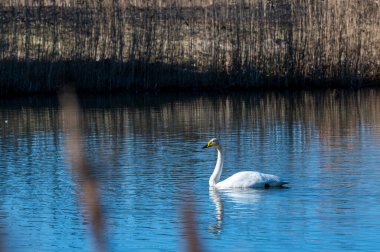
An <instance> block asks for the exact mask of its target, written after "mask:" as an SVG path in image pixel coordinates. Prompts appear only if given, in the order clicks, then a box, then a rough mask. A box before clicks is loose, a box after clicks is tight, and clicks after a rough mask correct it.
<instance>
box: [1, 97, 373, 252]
mask: <svg viewBox="0 0 380 252" xmlns="http://www.w3.org/2000/svg"><path fill="white" fill-rule="evenodd" d="M80 102H81V105H82V108H83V113H82V115H81V122H82V128H83V132H84V134H83V137H82V141H83V143H84V145H85V146H86V148H87V150H88V153H87V156H88V157H89V159H90V160H91V162H92V163H93V164H94V165H95V166H96V167H98V169H96V170H95V171H94V174H95V175H96V177H97V179H98V182H99V184H100V187H101V190H100V191H101V194H102V202H103V206H104V211H105V216H106V223H107V225H106V226H107V231H106V232H107V242H108V246H109V248H110V250H111V251H126V250H127V249H133V250H134V251H138V250H149V251H178V250H183V249H184V248H185V241H186V240H185V239H184V236H185V235H184V234H185V233H184V231H183V229H182V228H183V226H184V225H183V222H184V220H183V215H182V212H181V209H182V207H183V205H184V202H187V201H188V199H189V198H191V199H192V200H193V202H194V211H195V217H196V221H197V227H198V229H197V231H198V235H199V237H200V240H201V244H202V246H203V248H204V249H205V250H207V251H273V250H277V251H283V250H288V251H297V250H299V251H305V250H308V251H348V250H350V251H353V250H355V251H377V250H378V249H379V247H380V90H361V91H359V92H332V91H331V92H330V91H326V92H322V91H321V92H300V93H292V94H286V93H258V94H257V93H256V94H254V93H253V94H244V95H242V94H240V95H221V96H207V95H198V96H190V97H189V96H185V95H172V96H169V95H166V96H143V95H139V96H112V97H86V98H82V99H81V101H80ZM61 119H62V118H61V116H60V114H59V109H58V105H57V101H56V100H55V99H54V98H40V97H39V98H31V99H25V98H24V99H20V100H14V99H3V100H1V101H0V134H1V135H0V137H1V138H0V169H1V170H0V206H1V208H0V224H1V230H0V231H1V243H2V247H3V248H5V250H9V251H92V250H93V249H94V245H93V244H94V240H93V238H92V236H91V232H90V228H89V226H88V224H87V223H88V220H87V219H86V218H85V217H84V216H85V215H84V214H83V209H82V208H81V205H80V204H78V196H77V191H78V187H77V185H76V184H75V182H74V181H73V179H72V174H71V172H70V170H69V169H68V167H67V162H66V160H67V158H66V157H65V153H66V152H65V150H64V148H65V145H64V136H65V135H64V133H62V130H61V126H60V120H61ZM214 136H217V137H219V138H220V141H221V142H222V144H223V146H224V149H225V168H224V171H223V174H222V179H223V178H226V177H227V176H229V175H232V174H233V173H235V172H238V171H241V170H257V171H261V172H265V173H271V174H276V175H279V176H281V177H283V178H284V179H286V180H287V181H289V182H290V188H288V189H283V190H230V191H214V190H209V186H208V179H209V176H210V175H211V173H212V170H213V167H214V162H215V160H216V153H215V151H214V150H212V149H208V150H202V149H201V147H202V146H203V145H204V144H205V143H206V142H207V141H208V140H209V139H210V138H211V137H214Z"/></svg>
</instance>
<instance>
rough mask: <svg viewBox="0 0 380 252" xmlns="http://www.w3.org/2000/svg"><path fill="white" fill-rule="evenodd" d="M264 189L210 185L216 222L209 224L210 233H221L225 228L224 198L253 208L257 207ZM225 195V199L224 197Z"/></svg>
mask: <svg viewBox="0 0 380 252" xmlns="http://www.w3.org/2000/svg"><path fill="white" fill-rule="evenodd" d="M262 191H264V190H260V189H239V190H237V189H231V190H219V189H217V188H215V187H210V189H209V195H210V199H211V201H212V202H213V203H214V205H215V221H216V222H215V223H212V224H210V225H209V233H212V234H215V235H219V234H221V233H222V230H223V218H224V205H223V200H227V201H230V202H232V203H234V204H238V205H247V206H249V208H250V209H251V210H254V209H256V208H257V205H258V203H259V201H260V198H261V194H262ZM222 197H223V199H222Z"/></svg>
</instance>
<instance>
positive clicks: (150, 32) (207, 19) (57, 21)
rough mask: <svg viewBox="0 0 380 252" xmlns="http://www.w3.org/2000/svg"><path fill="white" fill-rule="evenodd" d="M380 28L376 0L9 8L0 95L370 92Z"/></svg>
mask: <svg viewBox="0 0 380 252" xmlns="http://www.w3.org/2000/svg"><path fill="white" fill-rule="evenodd" d="M379 20H380V4H379V2H378V1H376V0H365V1H358V0H347V1H339V0H330V1H312V0H304V1H300V0H288V1H264V0H236V1H232V0H214V1H198V2H197V1H181V0H177V1H174V0H172V1H159V0H157V1H132V0H130V1H122V0H113V1H89V0H83V1H74V0H55V1H50V0H49V1H48V0H40V1H32V0H23V1H16V0H9V1H6V2H5V3H2V4H0V72H1V75H0V88H1V94H7V93H11V92H26V93H29V92H51V91H55V90H56V88H58V87H60V86H61V85H62V84H63V83H66V82H72V83H76V85H77V87H78V88H79V89H81V90H83V91H86V90H87V91H112V90H113V91H114V90H120V89H123V90H131V89H149V90H160V89H165V88H171V89H180V88H192V89H203V88H222V89H224V88H262V87H269V88H271V87H276V88H277V87H280V88H282V87H283V88H289V87H297V88H309V87H324V86H335V87H336V86H339V87H361V86H365V85H368V84H375V85H376V84H379V83H380V21H379Z"/></svg>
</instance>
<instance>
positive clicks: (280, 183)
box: [277, 181, 289, 187]
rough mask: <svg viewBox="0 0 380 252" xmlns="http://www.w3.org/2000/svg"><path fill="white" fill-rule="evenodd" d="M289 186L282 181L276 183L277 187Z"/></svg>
mask: <svg viewBox="0 0 380 252" xmlns="http://www.w3.org/2000/svg"><path fill="white" fill-rule="evenodd" d="M287 184H289V182H284V181H281V182H278V183H277V186H278V187H284V186H285V185H287Z"/></svg>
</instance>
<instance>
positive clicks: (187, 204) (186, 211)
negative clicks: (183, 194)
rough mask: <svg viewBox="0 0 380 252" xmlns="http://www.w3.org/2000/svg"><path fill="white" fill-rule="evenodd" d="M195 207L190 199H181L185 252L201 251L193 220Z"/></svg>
mask: <svg viewBox="0 0 380 252" xmlns="http://www.w3.org/2000/svg"><path fill="white" fill-rule="evenodd" d="M194 213H195V205H194V201H193V200H192V199H190V200H189V199H183V206H182V218H183V227H182V229H183V232H184V236H185V240H186V248H187V251H191V252H200V251H202V246H201V242H200V239H199V236H198V233H197V221H196V219H195V214H194Z"/></svg>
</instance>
